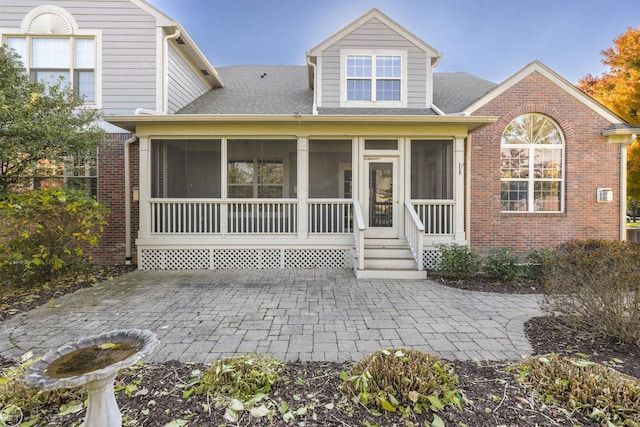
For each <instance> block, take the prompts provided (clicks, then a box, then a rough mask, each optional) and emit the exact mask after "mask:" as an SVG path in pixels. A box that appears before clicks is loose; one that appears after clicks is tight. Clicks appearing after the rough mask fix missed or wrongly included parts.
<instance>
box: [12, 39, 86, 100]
mask: <svg viewBox="0 0 640 427" xmlns="http://www.w3.org/2000/svg"><path fill="white" fill-rule="evenodd" d="M6 44H7V46H8V47H9V48H12V49H14V50H15V51H16V52H17V53H18V54H19V55H20V57H21V58H22V60H23V62H24V65H25V68H26V69H27V71H28V72H29V74H30V75H31V79H32V80H33V81H37V82H40V83H43V84H44V85H45V86H47V85H51V84H56V83H58V82H60V83H61V84H62V85H63V86H67V85H71V86H72V87H73V90H74V92H75V94H76V95H77V96H78V97H80V98H83V99H84V101H85V103H88V104H91V103H95V101H96V82H95V69H96V43H95V39H94V38H93V37H75V36H67V37H46V36H35V35H33V36H32V35H27V36H15V37H14V36H9V37H7V38H6Z"/></svg>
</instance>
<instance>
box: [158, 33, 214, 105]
mask: <svg viewBox="0 0 640 427" xmlns="http://www.w3.org/2000/svg"><path fill="white" fill-rule="evenodd" d="M197 73H198V72H197V71H195V70H194V69H193V67H192V66H190V65H189V64H188V63H187V61H186V60H185V59H184V58H183V57H182V56H181V55H180V53H178V51H177V50H176V48H175V47H174V46H173V45H171V44H170V45H169V69H168V74H169V82H168V90H169V108H168V112H169V113H175V112H176V111H178V110H179V109H181V108H182V107H184V106H185V105H187V104H188V103H190V102H191V101H193V100H194V99H196V98H197V97H199V96H200V95H202V94H203V93H205V92H207V91H208V90H209V89H210V88H209V86H208V85H207V84H206V83H205V82H204V81H203V80H202V79H201V78H200V76H199V75H198V74H197Z"/></svg>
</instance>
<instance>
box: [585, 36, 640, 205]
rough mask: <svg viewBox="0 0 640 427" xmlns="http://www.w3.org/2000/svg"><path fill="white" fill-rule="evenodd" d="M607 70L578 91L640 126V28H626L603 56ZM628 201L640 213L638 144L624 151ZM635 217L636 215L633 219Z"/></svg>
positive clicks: (591, 76)
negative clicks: (626, 155) (625, 152)
mask: <svg viewBox="0 0 640 427" xmlns="http://www.w3.org/2000/svg"><path fill="white" fill-rule="evenodd" d="M601 53H602V56H603V59H602V63H603V64H604V65H606V66H607V67H609V70H608V71H607V72H605V73H602V75H601V76H599V77H595V76H593V75H591V74H587V75H586V76H585V77H583V78H582V79H580V81H579V82H578V87H579V88H580V89H581V90H582V91H584V92H585V93H588V94H589V95H591V96H593V97H594V98H595V99H597V100H598V101H600V102H601V103H602V104H604V105H605V106H606V107H607V108H609V109H610V110H612V111H613V112H614V113H616V114H617V115H618V116H620V117H622V118H623V119H624V120H625V121H627V122H628V123H629V124H632V125H640V27H638V28H628V29H627V31H625V32H624V33H623V34H621V35H619V36H618V37H617V38H615V39H614V40H613V46H612V47H609V48H607V49H605V50H603V51H602V52H601ZM627 154H628V157H627V199H628V201H629V207H630V208H631V209H632V210H633V211H634V214H635V213H636V212H638V210H640V142H638V140H637V139H636V141H635V142H634V143H633V144H631V145H630V146H629V148H628V150H627ZM634 216H635V215H634Z"/></svg>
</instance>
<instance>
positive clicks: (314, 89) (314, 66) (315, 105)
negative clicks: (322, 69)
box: [307, 55, 318, 116]
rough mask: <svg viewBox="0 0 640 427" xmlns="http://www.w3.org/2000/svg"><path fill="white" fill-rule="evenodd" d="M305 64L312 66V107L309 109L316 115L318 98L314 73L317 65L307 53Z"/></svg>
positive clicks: (316, 80)
mask: <svg viewBox="0 0 640 427" xmlns="http://www.w3.org/2000/svg"><path fill="white" fill-rule="evenodd" d="M307 65H310V66H311V68H313V107H312V109H311V114H313V115H314V116H317V115H318V102H317V98H318V79H317V77H318V75H317V74H316V71H317V70H318V68H317V67H318V66H317V65H316V64H314V63H313V62H311V57H310V56H309V55H307Z"/></svg>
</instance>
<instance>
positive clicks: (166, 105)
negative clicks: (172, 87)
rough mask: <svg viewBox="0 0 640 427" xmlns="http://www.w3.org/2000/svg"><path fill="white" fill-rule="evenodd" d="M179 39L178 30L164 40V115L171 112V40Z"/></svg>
mask: <svg viewBox="0 0 640 427" xmlns="http://www.w3.org/2000/svg"><path fill="white" fill-rule="evenodd" d="M178 37H180V30H178V29H176V32H175V33H173V34H170V35H168V36H165V38H164V45H163V48H164V64H163V70H162V94H163V96H162V111H163V112H164V113H167V112H168V110H169V40H174V39H177V38H178Z"/></svg>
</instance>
